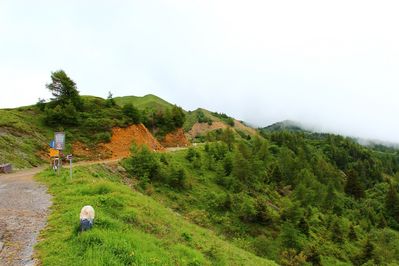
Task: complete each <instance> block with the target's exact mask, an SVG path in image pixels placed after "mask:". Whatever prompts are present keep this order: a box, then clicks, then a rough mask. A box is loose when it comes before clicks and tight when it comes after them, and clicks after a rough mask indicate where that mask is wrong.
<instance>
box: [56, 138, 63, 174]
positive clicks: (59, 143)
mask: <svg viewBox="0 0 399 266" xmlns="http://www.w3.org/2000/svg"><path fill="white" fill-rule="evenodd" d="M54 148H55V149H56V150H58V151H59V155H58V167H57V168H58V169H57V170H58V175H59V174H60V168H61V166H62V162H61V160H62V158H61V154H62V153H61V151H62V150H64V149H65V132H55V133H54Z"/></svg>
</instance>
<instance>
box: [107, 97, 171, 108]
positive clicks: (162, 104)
mask: <svg viewBox="0 0 399 266" xmlns="http://www.w3.org/2000/svg"><path fill="white" fill-rule="evenodd" d="M114 100H115V102H116V103H117V104H118V105H120V106H123V105H125V104H129V103H130V104H133V105H134V106H135V107H136V108H138V109H140V110H142V111H143V110H151V111H158V110H165V109H170V108H172V107H173V104H171V103H169V102H167V101H165V100H163V99H161V98H159V97H158V96H155V95H152V94H148V95H145V96H143V97H139V96H123V97H115V98H114Z"/></svg>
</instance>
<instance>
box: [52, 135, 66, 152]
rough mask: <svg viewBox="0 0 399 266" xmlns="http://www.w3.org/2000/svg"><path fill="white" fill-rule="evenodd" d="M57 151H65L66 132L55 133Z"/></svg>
mask: <svg viewBox="0 0 399 266" xmlns="http://www.w3.org/2000/svg"><path fill="white" fill-rule="evenodd" d="M54 141H55V147H54V148H55V149H56V150H63V149H65V132H55V133H54Z"/></svg>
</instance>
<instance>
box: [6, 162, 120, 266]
mask: <svg viewBox="0 0 399 266" xmlns="http://www.w3.org/2000/svg"><path fill="white" fill-rule="evenodd" d="M118 161H119V159H110V160H103V161H92V162H79V163H74V166H78V165H91V164H98V163H116V162H118ZM64 167H65V168H68V164H66V165H65V166H64ZM44 169H45V166H43V167H37V168H33V169H28V170H22V171H18V172H16V173H12V174H0V266H3V265H7V266H8V265H10V266H13V265H24V266H27V265H29V266H30V265H35V261H34V260H33V259H32V254H33V246H34V244H35V243H36V239H37V236H38V235H39V232H40V230H42V229H43V228H44V226H45V225H46V221H47V214H48V208H49V207H50V206H51V196H50V195H49V194H47V188H46V187H45V186H43V185H41V184H39V183H37V182H35V181H34V179H33V176H34V175H35V174H37V173H39V172H41V171H42V170H44Z"/></svg>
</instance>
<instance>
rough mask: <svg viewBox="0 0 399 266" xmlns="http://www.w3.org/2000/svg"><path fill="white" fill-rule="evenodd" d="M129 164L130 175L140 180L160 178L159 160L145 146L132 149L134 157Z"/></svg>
mask: <svg viewBox="0 0 399 266" xmlns="http://www.w3.org/2000/svg"><path fill="white" fill-rule="evenodd" d="M129 162H130V163H129V164H130V165H129V167H128V168H129V170H130V173H131V174H133V175H134V176H136V177H138V178H140V179H146V178H148V179H149V180H155V179H157V178H158V177H159V176H160V175H159V174H160V163H159V161H158V158H157V157H156V154H155V153H153V152H151V151H150V150H149V149H148V147H147V146H145V145H144V146H141V147H140V148H137V147H136V146H133V147H132V156H131V158H130V161H129Z"/></svg>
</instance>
